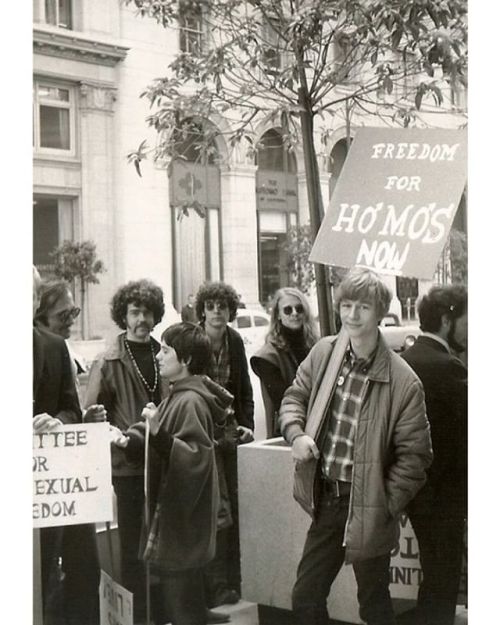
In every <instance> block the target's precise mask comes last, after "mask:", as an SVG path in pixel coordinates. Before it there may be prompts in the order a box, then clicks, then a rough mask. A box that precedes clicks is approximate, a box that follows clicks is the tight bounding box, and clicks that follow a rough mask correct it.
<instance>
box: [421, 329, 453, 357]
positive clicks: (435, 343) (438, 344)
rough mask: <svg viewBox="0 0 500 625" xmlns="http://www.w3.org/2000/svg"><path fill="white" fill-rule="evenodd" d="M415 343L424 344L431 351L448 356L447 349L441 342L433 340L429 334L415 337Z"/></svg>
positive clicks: (448, 351)
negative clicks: (430, 348)
mask: <svg viewBox="0 0 500 625" xmlns="http://www.w3.org/2000/svg"><path fill="white" fill-rule="evenodd" d="M417 343H424V344H425V345H428V346H429V347H432V349H435V350H437V351H438V352H443V354H450V353H451V352H450V350H449V348H447V347H446V346H445V345H444V344H443V343H442V342H441V341H439V340H437V339H435V338H434V337H433V336H431V335H430V334H421V335H420V336H418V337H417Z"/></svg>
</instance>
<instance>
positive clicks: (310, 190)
mask: <svg viewBox="0 0 500 625" xmlns="http://www.w3.org/2000/svg"><path fill="white" fill-rule="evenodd" d="M299 102H300V104H301V111H300V126H301V130H302V143H303V148H304V165H305V173H306V186H307V199H308V202H309V216H310V220H311V233H312V236H313V237H314V238H316V235H317V234H318V230H319V227H320V225H321V221H322V219H323V216H324V210H323V199H322V197H321V187H320V181H319V169H318V161H317V158H316V150H315V149H314V136H313V115H312V111H311V110H310V107H309V106H308V102H307V97H306V92H305V89H304V87H299ZM314 275H315V278H316V293H317V297H318V314H319V324H320V328H321V334H322V335H323V336H325V335H327V334H332V332H333V331H334V319H333V306H332V298H331V291H330V283H329V280H328V272H327V267H326V266H325V265H321V264H319V263H314Z"/></svg>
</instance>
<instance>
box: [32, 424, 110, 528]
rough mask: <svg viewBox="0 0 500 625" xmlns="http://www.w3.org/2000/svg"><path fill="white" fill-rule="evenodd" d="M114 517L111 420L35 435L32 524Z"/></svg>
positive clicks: (76, 521)
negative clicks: (109, 422) (110, 440)
mask: <svg viewBox="0 0 500 625" xmlns="http://www.w3.org/2000/svg"><path fill="white" fill-rule="evenodd" d="M112 518H113V506H112V486H111V453H110V442H109V425H108V423H87V424H74V425H61V426H59V427H57V428H55V429H53V430H51V431H50V432H43V433H41V434H33V527H52V526H56V525H75V524H77V523H95V522H98V521H111V520H112Z"/></svg>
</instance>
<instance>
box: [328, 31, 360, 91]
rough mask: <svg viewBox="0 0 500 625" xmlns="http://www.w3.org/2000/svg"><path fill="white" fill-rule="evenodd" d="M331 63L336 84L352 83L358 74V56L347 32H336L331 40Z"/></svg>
mask: <svg viewBox="0 0 500 625" xmlns="http://www.w3.org/2000/svg"><path fill="white" fill-rule="evenodd" d="M333 63H334V68H335V72H336V73H337V82H338V83H340V84H342V83H351V82H354V81H355V80H356V78H357V76H358V74H359V71H358V70H359V67H357V66H358V64H359V54H358V53H357V51H356V48H355V46H354V43H353V39H352V35H351V33H350V32H349V30H347V29H346V30H338V31H337V32H336V33H335V37H334V39H333Z"/></svg>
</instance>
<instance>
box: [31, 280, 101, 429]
mask: <svg viewBox="0 0 500 625" xmlns="http://www.w3.org/2000/svg"><path fill="white" fill-rule="evenodd" d="M40 293H41V296H40V305H39V306H38V309H37V311H36V313H35V325H36V326H37V327H38V328H41V329H44V330H48V331H49V332H51V333H52V334H56V335H57V336H60V337H61V338H63V339H64V340H65V341H66V347H67V348H68V352H69V355H70V360H71V368H72V371H73V379H74V381H75V385H76V390H77V392H78V393H79V391H80V387H79V386H80V385H79V380H78V375H79V374H80V373H85V371H86V365H85V362H84V361H83V360H82V359H81V358H80V357H79V356H78V355H77V354H75V352H74V351H73V350H72V348H71V346H70V345H69V343H68V339H69V337H70V336H71V328H72V327H73V324H74V323H75V321H76V319H77V318H78V315H79V314H80V309H79V308H78V307H77V306H75V302H74V301H73V294H72V293H71V289H70V287H69V284H68V283H67V282H65V281H64V280H57V281H51V282H46V283H42V286H41V288H40ZM82 412H83V421H86V422H88V423H92V422H98V421H105V420H106V410H105V408H104V406H103V405H102V404H93V405H92V406H89V407H88V408H87V410H83V411H82Z"/></svg>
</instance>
